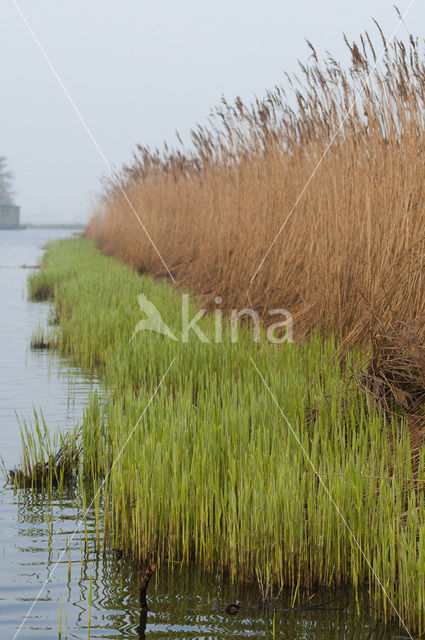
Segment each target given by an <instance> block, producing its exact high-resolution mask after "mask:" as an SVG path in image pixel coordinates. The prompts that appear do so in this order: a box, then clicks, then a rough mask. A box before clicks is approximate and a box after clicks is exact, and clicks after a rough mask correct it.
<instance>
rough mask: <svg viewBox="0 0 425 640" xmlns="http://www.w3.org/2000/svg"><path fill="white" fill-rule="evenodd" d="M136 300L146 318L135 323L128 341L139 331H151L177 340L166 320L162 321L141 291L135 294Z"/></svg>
mask: <svg viewBox="0 0 425 640" xmlns="http://www.w3.org/2000/svg"><path fill="white" fill-rule="evenodd" d="M137 302H138V303H139V307H140V309H141V310H142V311H143V313H144V314H146V318H144V319H143V320H140V322H138V323H137V324H136V327H135V329H134V332H133V335H132V336H131V338H130V342H131V341H132V340H133V338H134V336H135V335H136V333H139V331H153V332H154V333H160V334H162V335H163V336H167V337H168V338H171V340H176V341H177V338H176V336H175V335H174V333H173V332H172V331H171V329H170V327H169V326H168V325H167V324H166V322H164V320H163V319H162V316H161V314H160V313H159V311H158V309H157V308H156V306H155V305H154V304H153V302H151V301H150V300H148V299H147V297H146V296H145V295H144V294H143V293H141V294H140V295H139V296H137Z"/></svg>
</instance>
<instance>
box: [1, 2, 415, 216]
mask: <svg viewBox="0 0 425 640" xmlns="http://www.w3.org/2000/svg"><path fill="white" fill-rule="evenodd" d="M0 2H1V4H0V7H1V8H0V15H1V20H0V47H1V55H0V77H1V89H2V90H1V99H0V155H6V156H7V157H8V158H9V164H10V167H11V169H12V170H13V171H14V172H15V174H16V189H17V192H18V194H17V201H18V203H19V204H20V205H21V207H22V219H23V221H26V222H33V223H45V222H58V223H63V222H75V221H78V222H85V221H86V220H87V217H88V215H89V211H90V199H91V198H93V197H94V196H95V194H96V191H97V190H98V189H99V182H100V178H101V176H102V174H103V173H104V172H105V170H106V169H105V165H104V162H103V160H102V158H101V157H100V156H99V153H98V151H97V150H96V148H95V147H94V145H93V143H92V141H91V140H90V139H89V137H88V135H87V133H86V131H84V129H83V127H82V125H81V123H80V122H79V120H78V118H77V117H76V115H75V113H74V111H73V110H72V107H71V105H70V104H69V102H68V101H67V98H66V97H65V95H64V93H63V90H62V89H61V88H60V87H59V85H58V83H57V81H56V79H55V78H54V76H53V74H52V72H51V70H50V69H49V67H48V65H47V63H46V61H45V60H44V59H43V57H42V55H41V53H40V51H39V50H38V49H37V47H36V45H35V44H34V41H33V39H32V38H31V35H30V33H29V32H28V30H27V28H26V26H25V24H24V23H23V21H22V18H21V17H20V16H19V13H18V12H17V9H16V7H15V6H14V3H13V0H0ZM18 2H19V5H20V7H21V8H22V10H23V12H24V14H25V15H26V17H27V19H28V22H29V23H30V24H31V27H32V28H33V30H34V32H35V33H36V35H37V37H38V38H39V41H40V43H41V45H42V46H43V47H44V49H45V50H46V53H47V54H48V56H49V57H50V58H51V60H52V62H53V64H54V65H55V67H56V69H57V72H58V74H59V75H60V77H61V79H62V81H63V83H64V84H65V86H66V87H67V89H68V91H69V93H70V95H71V96H72V98H73V100H74V101H75V103H76V105H77V106H78V108H79V109H80V111H81V114H82V116H83V117H84V119H85V121H86V122H87V125H88V127H89V128H90V129H91V131H92V132H93V135H94V136H95V138H96V140H97V142H98V144H99V146H100V147H101V148H102V150H103V152H104V154H105V156H106V157H107V159H108V161H109V162H111V163H112V164H113V165H115V166H117V167H119V166H121V164H122V163H123V162H125V161H127V160H128V159H129V158H130V156H131V153H132V150H133V149H134V145H135V144H136V143H137V142H141V143H149V144H150V145H152V146H155V145H159V144H161V143H162V141H163V140H168V141H171V142H174V141H175V133H174V132H175V130H176V129H177V130H178V131H179V132H180V133H182V134H183V135H184V134H185V133H186V132H187V131H188V130H189V129H190V128H191V127H192V126H193V125H194V124H195V123H196V122H198V123H203V122H205V120H206V118H207V117H208V113H209V110H210V108H211V107H212V106H213V105H214V104H216V103H217V102H218V101H219V99H220V96H221V95H222V94H224V95H225V96H227V97H229V98H231V97H234V96H236V95H241V96H242V97H243V98H251V97H253V96H254V95H262V94H263V92H264V91H265V90H266V89H268V88H272V87H273V86H274V85H275V84H279V83H283V84H284V78H283V72H284V71H289V72H291V71H295V70H296V68H297V59H300V60H302V61H305V60H306V59H307V57H308V52H307V48H306V44H305V41H304V38H308V39H309V40H311V41H312V42H313V43H314V44H315V45H317V48H318V50H319V51H320V52H324V51H325V50H329V51H330V52H331V53H332V54H334V55H335V56H336V57H337V58H339V59H343V60H346V59H347V56H346V51H345V47H344V44H343V41H342V32H345V33H346V34H347V35H348V37H349V38H350V39H355V38H357V36H358V34H359V33H360V32H362V31H363V30H364V29H368V30H369V31H373V29H374V26H373V23H372V20H371V17H372V16H373V17H374V18H376V19H377V20H378V22H379V23H380V24H381V25H382V27H383V28H384V31H385V33H386V34H387V35H388V36H390V35H391V33H392V31H393V30H394V28H395V27H396V25H397V22H398V20H397V17H396V14H395V11H394V9H393V2H392V1H384V0H374V1H370V0H356V1H355V2H347V1H345V0H322V1H321V2H317V0H298V1H297V2H292V1H291V2H285V1H284V0H261V2H260V1H252V0H226V1H224V0H215V1H214V2H204V1H203V0H179V1H176V0H155V1H153V0H151V1H150V2H147V1H145V0H120V1H118V0H72V2H71V1H69V0H68V1H65V0H61V1H60V2H59V1H58V0H36V1H34V0H18ZM408 4H409V0H399V1H398V3H397V6H398V7H399V9H400V11H401V12H402V13H403V11H404V10H405V9H406V8H407V6H408ZM406 23H407V27H408V29H409V30H411V31H412V32H413V33H415V35H418V36H420V37H423V36H424V35H425V34H424V30H425V5H424V0H416V1H415V2H414V4H413V6H412V8H411V10H410V12H409V14H408V16H407V18H406ZM399 35H400V36H403V37H405V36H406V29H405V28H404V27H401V29H400V31H399Z"/></svg>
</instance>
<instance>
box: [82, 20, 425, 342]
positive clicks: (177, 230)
mask: <svg viewBox="0 0 425 640" xmlns="http://www.w3.org/2000/svg"><path fill="white" fill-rule="evenodd" d="M374 30H375V28H374ZM375 31H376V35H372V36H370V35H369V33H365V34H363V35H362V36H361V37H360V39H359V41H358V42H357V43H351V42H348V41H346V44H347V46H348V48H349V51H350V54H351V59H352V63H351V66H350V68H349V69H347V70H346V69H344V68H343V67H342V66H341V65H340V64H339V63H338V62H337V61H336V60H335V59H334V58H333V57H332V56H331V55H330V54H328V55H327V56H326V57H325V59H323V60H320V59H319V57H318V55H317V53H316V51H315V49H314V47H313V46H312V45H311V44H309V58H308V60H307V61H306V62H305V63H304V64H301V65H300V72H299V74H298V76H297V77H292V76H291V77H289V76H288V77H286V79H285V82H284V85H282V86H277V87H276V88H274V89H273V90H271V91H269V92H268V93H267V94H266V95H265V96H264V97H263V98H258V99H256V100H255V101H254V102H253V103H252V104H247V103H245V102H243V101H242V100H241V99H239V98H237V99H236V100H235V101H234V102H229V101H226V100H225V99H223V100H222V102H221V104H220V105H219V106H218V107H216V108H214V109H213V110H212V114H211V117H210V120H209V121H208V122H207V123H206V124H205V126H199V127H197V128H195V129H194V130H193V131H192V132H191V139H192V145H191V147H190V148H186V147H184V146H182V145H177V146H175V147H174V148H173V147H170V146H167V145H165V147H164V148H163V149H156V150H155V149H154V150H151V149H149V148H146V147H143V146H141V145H139V146H138V147H137V150H136V152H135V155H134V158H133V159H132V161H130V163H129V164H128V165H127V166H125V167H124V168H123V170H122V172H121V176H120V178H121V182H120V187H122V189H123V190H124V191H125V194H126V197H128V199H129V200H130V201H131V203H132V204H133V205H134V208H135V210H136V211H137V213H138V215H139V217H140V219H141V220H142V222H143V224H144V225H145V227H146V228H147V229H148V231H149V234H150V236H151V238H152V239H153V241H154V243H155V245H156V247H157V249H158V251H159V252H160V254H161V256H162V257H163V259H164V261H165V263H166V265H167V267H168V268H169V269H170V271H171V273H172V274H173V276H174V278H175V279H176V281H177V282H178V283H179V284H183V285H185V286H188V287H189V288H190V290H191V291H192V292H193V293H194V294H196V295H202V296H204V298H205V299H206V300H207V301H211V300H213V299H214V297H215V296H216V295H220V296H221V297H222V299H223V307H227V308H233V307H236V308H242V307H244V306H247V305H249V306H251V307H254V308H255V309H257V310H259V311H260V312H262V314H263V319H264V321H265V322H267V321H268V320H267V318H268V315H267V313H268V310H270V309H271V308H275V307H279V308H280V307H284V308H286V309H288V310H289V311H290V312H291V313H292V314H293V316H294V318H295V319H296V322H295V325H294V329H295V332H296V334H297V335H304V334H305V333H308V332H309V331H310V330H313V329H316V328H317V327H319V328H321V329H322V330H324V331H325V332H326V333H327V334H328V335H330V334H334V335H338V336H344V337H348V336H350V337H351V338H352V339H353V340H355V341H357V342H358V341H362V340H363V341H364V340H365V338H368V332H367V331H365V325H366V326H367V324H368V322H369V321H370V319H371V317H372V318H373V323H374V322H375V319H376V318H378V319H379V320H380V321H381V322H384V323H385V322H386V321H389V319H390V318H391V319H393V318H396V320H397V321H401V322H409V321H412V320H415V319H418V318H423V317H424V313H425V280H424V277H423V273H424V269H423V265H424V259H425V250H424V249H425V245H424V243H425V192H424V189H425V185H424V180H423V175H424V158H425V156H424V144H423V140H424V113H425V104H424V101H425V66H424V58H423V46H422V42H420V41H419V40H418V39H416V38H414V37H413V36H410V38H409V39H408V40H407V41H405V42H402V41H398V40H395V41H393V42H391V43H390V44H389V45H388V43H387V42H386V40H385V36H384V34H383V33H382V32H381V31H380V29H379V27H377V29H376V30H375ZM386 45H388V48H387V50H386V52H385V54H384V55H383V57H382V59H381V60H380V61H379V64H378V65H377V66H375V63H376V61H377V58H378V56H379V55H380V54H381V52H382V51H383V48H384V46H386ZM307 183H308V187H307V189H306V190H305V191H303V190H304V187H305V186H306V185H307ZM301 194H302V196H301V197H300V199H299V200H298V198H299V196H300V195H301ZM295 203H296V207H295V209H293V206H294V204H295ZM288 215H290V217H289V219H288V220H287V222H286V223H285V220H286V219H287V217H288ZM282 225H284V226H283V228H282ZM281 228H282V231H281V233H280V235H279V236H278V237H277V239H276V235H277V234H278V232H279V230H280V229H281ZM87 235H89V236H90V237H92V238H95V239H96V241H97V242H98V244H99V246H100V247H101V248H102V249H103V250H104V251H105V252H106V253H108V254H113V255H115V256H116V257H118V258H119V259H121V260H125V261H127V262H128V263H129V264H131V265H132V266H133V267H135V268H136V269H138V270H139V271H141V272H149V273H152V274H154V275H167V272H166V270H165V267H164V264H163V263H162V262H161V260H160V258H159V257H158V255H157V253H156V250H155V248H154V247H153V246H152V244H151V243H150V241H149V239H148V237H147V235H146V234H145V232H144V231H143V229H142V227H141V225H140V224H139V222H138V220H137V219H136V217H135V215H134V214H133V212H132V211H131V209H130V207H129V204H128V202H127V200H126V198H125V197H124V195H123V193H122V192H121V191H120V189H119V188H118V187H117V185H116V184H114V183H109V184H108V185H107V188H106V189H105V192H104V194H103V197H102V198H101V199H100V201H99V204H98V208H97V210H96V213H95V215H94V217H93V219H92V221H91V223H90V225H89V227H88V230H87ZM275 239H276V242H275V244H273V247H272V248H271V245H272V243H273V241H274V240H275ZM270 248H271V250H270V253H268V255H267V257H266V259H265V260H264V263H262V260H263V258H264V257H265V256H266V253H267V252H268V250H269V249H270ZM260 265H261V267H260ZM258 267H260V269H259V271H258V272H257V269H258ZM255 274H256V276H255V278H254V280H253V281H252V282H251V278H252V277H253V276H254V275H255ZM371 313H372V314H373V315H372V316H371ZM424 335H425V325H424V323H423V322H422V325H421V337H422V338H423V336H424Z"/></svg>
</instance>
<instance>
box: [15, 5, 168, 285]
mask: <svg viewBox="0 0 425 640" xmlns="http://www.w3.org/2000/svg"><path fill="white" fill-rule="evenodd" d="M12 3H13V4H14V5H15V8H16V10H17V12H18V13H19V15H20V16H21V18H22V21H23V22H24V24H25V26H26V28H27V29H28V31H29V32H30V34H31V36H32V38H33V40H34V42H35V44H36V45H37V47H38V48H39V50H40V52H41V54H42V56H43V58H44V59H45V61H46V62H47V64H48V66H49V68H50V70H51V72H52V73H53V75H54V77H55V78H56V80H57V82H58V84H59V86H60V88H61V89H62V91H63V92H64V94H65V96H66V98H67V100H68V102H69V103H70V105H71V107H72V108H73V110H74V112H75V114H76V115H77V117H78V119H79V121H80V122H81V124H82V126H83V128H84V130H85V131H86V133H87V135H88V136H89V138H90V140H91V141H92V143H93V145H94V146H95V148H96V150H97V152H98V154H99V155H100V157H101V158H102V160H103V162H104V164H105V165H106V168H107V169H108V171H109V173H110V174H111V176H112V178H113V180H114V182H115V183H116V185H117V187H118V189H119V190H120V191H121V193H122V195H123V196H124V198H125V200H126V202H127V204H128V206H129V207H130V209H131V211H132V212H133V214H134V215H135V217H136V218H137V220H138V221H139V224H140V226H141V227H142V229H143V231H144V232H145V234H146V236H147V237H148V239H149V242H150V243H151V245H152V247H153V248H154V250H155V252H156V254H157V255H158V257H159V259H160V260H161V262H162V264H163V265H164V267H165V269H166V271H167V273H168V275H169V276H170V278H171V280H172V281H173V282H174V283H176V281H175V279H174V276H173V274H172V273H171V271H170V270H169V268H168V266H167V265H166V263H165V261H164V259H163V257H162V256H161V254H160V252H159V249H158V247H157V246H156V244H155V242H154V241H153V239H152V238H151V236H150V234H149V232H148V230H147V229H146V227H145V225H144V224H143V222H142V220H141V219H140V217H139V215H138V213H137V211H136V209H135V208H134V206H133V204H132V203H131V201H130V199H129V197H128V196H127V193H126V192H125V190H124V189H123V187H122V185H121V182H120V179H119V177H118V175H117V173H116V171H115V170H114V169H113V167H112V165H111V163H110V162H109V161H108V159H107V157H106V156H105V154H104V153H103V151H102V148H101V147H100V145H99V143H98V142H97V140H96V138H95V136H94V135H93V133H92V131H91V129H90V127H89V126H88V124H87V122H86V121H85V119H84V117H83V116H82V114H81V111H80V110H79V108H78V107H77V105H76V104H75V102H74V100H73V98H72V96H71V94H70V93H69V91H68V89H67V88H66V86H65V84H64V83H63V80H62V78H61V77H60V75H59V73H58V72H57V70H56V67H55V66H54V64H53V62H52V61H51V59H50V57H49V56H48V54H47V52H46V50H45V49H44V47H43V45H42V44H41V42H40V40H39V39H38V37H37V35H36V33H35V32H34V30H33V28H32V27H31V25H30V23H29V22H28V19H27V17H26V16H25V14H24V12H23V11H22V9H21V7H20V5H19V4H18V2H17V0H12Z"/></svg>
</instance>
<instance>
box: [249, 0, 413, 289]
mask: <svg viewBox="0 0 425 640" xmlns="http://www.w3.org/2000/svg"><path fill="white" fill-rule="evenodd" d="M414 2H415V0H410V2H409V4H408V6H407V9H406V10H405V12H404V13H403V15H401V16H400V18H399V22H398V24H397V26H396V28H395V29H394V31H393V33H392V34H391V37H390V39H389V40H388V41H387V43H386V45H385V47H384V48H383V50H382V52H381V54H380V56H379V57H378V58H377V59H376V61H375V63H374V65H373V66H372V68H371V70H370V72H369V74H368V76H367V80H368V81H369V80H370V78H371V76H372V74H373V73H374V71H375V69H376V67H377V66H378V64H379V63H380V62H381V60H382V58H383V57H384V55H385V53H386V51H387V49H388V47H389V46H390V44H391V42H392V41H393V40H394V38H395V36H396V35H397V31H398V30H399V29H400V27H401V25H402V24H404V19H405V18H406V16H407V14H408V13H409V11H410V9H411V8H412V6H413V4H414ZM361 93H362V91H361V89H359V90H358V91H357V93H356V95H355V96H354V100H353V102H352V103H351V105H350V108H349V109H348V110H347V112H346V114H345V116H344V118H343V119H342V121H341V123H340V125H339V127H338V129H337V130H336V132H335V133H334V134H333V136H332V138H331V139H330V142H329V143H328V145H327V147H326V148H325V150H324V152H323V153H322V155H321V156H320V158H319V160H318V162H317V164H316V166H315V167H314V169H313V172H312V174H311V175H310V177H309V179H308V180H307V182H306V183H305V185H304V186H303V188H302V189H301V191H300V193H299V195H298V197H297V199H296V200H295V202H294V204H293V205H292V207H291V208H290V210H289V213H288V215H287V216H286V218H285V220H284V221H283V223H282V225H281V227H280V229H279V231H278V232H277V234H276V235H275V237H274V239H273V242H272V243H271V245H270V246H269V248H268V249H267V251H266V253H265V254H264V256H263V258H262V260H261V262H260V264H259V265H258V267H257V269H256V270H255V273H254V275H253V276H252V278H251V280H250V281H249V286H251V285H252V283H253V282H254V280H255V278H256V277H257V274H258V272H259V271H260V269H261V267H262V266H263V264H264V262H265V260H266V259H267V256H268V255H269V253H270V251H271V250H272V249H273V247H274V245H275V244H276V241H277V239H278V238H279V236H280V234H281V233H282V231H283V229H284V228H285V226H286V223H287V222H288V220H289V219H290V218H291V216H292V214H293V213H294V211H295V209H296V207H297V205H298V203H299V201H300V200H301V198H302V197H303V195H304V193H305V192H306V191H307V189H308V187H309V185H310V182H311V181H312V180H313V178H314V176H315V175H316V173H317V171H318V169H319V167H320V165H321V164H322V162H323V160H324V159H325V157H326V155H327V154H328V151H329V149H330V148H331V147H332V145H333V143H334V142H335V140H336V138H337V136H338V134H339V133H340V131H341V129H342V127H343V126H344V123H345V122H346V120H347V118H348V117H349V115H350V113H351V112H352V110H353V109H354V105H355V104H356V102H357V100H358V98H359V97H360V95H361Z"/></svg>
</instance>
